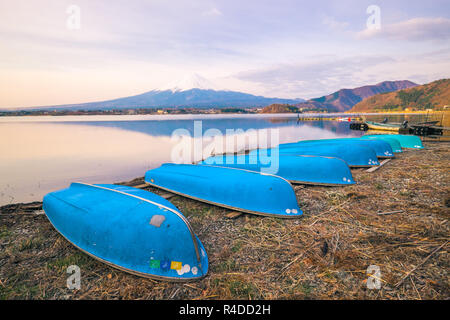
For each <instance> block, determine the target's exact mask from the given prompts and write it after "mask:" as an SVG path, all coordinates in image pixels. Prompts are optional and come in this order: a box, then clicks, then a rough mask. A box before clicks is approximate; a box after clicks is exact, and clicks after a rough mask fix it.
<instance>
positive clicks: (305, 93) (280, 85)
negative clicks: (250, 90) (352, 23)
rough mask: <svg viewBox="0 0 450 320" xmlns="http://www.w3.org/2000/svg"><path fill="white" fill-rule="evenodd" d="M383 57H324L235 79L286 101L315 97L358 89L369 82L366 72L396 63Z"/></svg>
mask: <svg viewBox="0 0 450 320" xmlns="http://www.w3.org/2000/svg"><path fill="white" fill-rule="evenodd" d="M393 61H395V60H394V59H393V58H390V57H387V56H381V55H373V56H352V57H344V58H337V57H335V56H331V55H330V56H324V57H321V58H315V59H311V60H310V61H307V62H300V63H292V64H282V65H278V66H274V67H271V68H266V69H260V70H248V71H244V72H240V73H238V74H236V75H234V77H235V78H237V79H239V80H243V81H249V82H254V83H258V84H260V85H261V86H264V87H265V88H267V93H269V94H270V92H279V93H282V94H283V96H287V97H309V98H312V97H316V96H320V95H323V94H325V93H329V92H332V91H334V90H338V89H341V88H343V87H352V86H358V85H360V84H361V83H364V82H366V81H368V80H371V79H368V76H367V75H364V70H365V69H367V68H371V67H375V66H377V65H380V64H383V63H388V62H393Z"/></svg>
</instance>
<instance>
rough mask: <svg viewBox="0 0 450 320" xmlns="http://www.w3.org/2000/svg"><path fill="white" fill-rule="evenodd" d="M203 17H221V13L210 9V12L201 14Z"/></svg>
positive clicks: (215, 9)
mask: <svg viewBox="0 0 450 320" xmlns="http://www.w3.org/2000/svg"><path fill="white" fill-rule="evenodd" d="M203 15H204V16H222V15H223V14H222V12H221V11H220V10H219V9H217V8H212V9H210V10H207V11H204V12H203Z"/></svg>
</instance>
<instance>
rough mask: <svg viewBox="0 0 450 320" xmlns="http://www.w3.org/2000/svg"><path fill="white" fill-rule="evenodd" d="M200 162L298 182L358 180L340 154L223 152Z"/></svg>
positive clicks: (326, 182) (350, 181) (325, 183)
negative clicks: (253, 154)
mask: <svg viewBox="0 0 450 320" xmlns="http://www.w3.org/2000/svg"><path fill="white" fill-rule="evenodd" d="M200 164H209V165H217V166H222V167H231V168H239V169H246V170H252V171H258V172H263V173H270V174H276V175H278V176H280V177H282V178H284V179H286V180H289V181H290V182H291V183H296V184H313V185H330V186H336V185H350V184H354V183H355V181H354V180H353V176H352V173H351V171H350V168H349V167H348V165H347V163H346V162H345V161H344V160H341V159H338V158H329V157H318V156H290V155H281V156H279V157H277V158H276V159H271V158H270V157H266V158H259V157H256V156H249V155H221V156H214V157H210V158H208V159H206V160H204V161H202V162H200Z"/></svg>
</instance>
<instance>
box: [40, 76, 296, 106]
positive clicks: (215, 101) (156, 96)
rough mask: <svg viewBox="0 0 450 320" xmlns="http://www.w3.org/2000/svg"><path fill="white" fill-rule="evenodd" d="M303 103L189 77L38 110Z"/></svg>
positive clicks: (201, 78)
mask: <svg viewBox="0 0 450 320" xmlns="http://www.w3.org/2000/svg"><path fill="white" fill-rule="evenodd" d="M302 101H304V100H302V99H294V100H293V99H279V98H266V97H263V96H255V95H252V94H248V93H243V92H237V91H228V90H219V89H217V87H216V86H215V85H214V84H213V83H212V82H210V81H209V80H207V79H205V78H203V77H201V76H199V75H197V74H193V75H189V76H187V77H184V78H183V79H181V80H180V81H177V82H175V83H172V84H169V85H167V86H164V87H161V88H159V89H156V90H151V91H148V92H145V93H142V94H139V95H135V96H130V97H124V98H118V99H114V100H106V101H98V102H88V103H80V104H66V105H59V106H49V107H39V108H40V109H52V110H55V109H72V110H74V109H75V110H81V109H83V110H111V109H127V108H129V109H132V108H133V109H134V108H155V107H157V108H161V107H167V108H187V107H190V108H226V107H265V106H268V105H270V104H273V103H287V104H295V103H299V102H302Z"/></svg>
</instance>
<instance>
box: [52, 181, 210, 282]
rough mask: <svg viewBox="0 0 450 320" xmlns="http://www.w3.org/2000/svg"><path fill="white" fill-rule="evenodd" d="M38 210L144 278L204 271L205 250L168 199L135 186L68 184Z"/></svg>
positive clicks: (85, 246)
mask: <svg viewBox="0 0 450 320" xmlns="http://www.w3.org/2000/svg"><path fill="white" fill-rule="evenodd" d="M43 209H44V211H45V213H46V215H47V217H48V219H49V220H50V222H51V223H52V225H53V226H54V227H55V229H56V230H57V231H58V232H60V233H61V234H62V235H63V236H64V237H65V238H66V239H67V240H68V241H69V242H71V243H72V244H73V245H75V246H76V247H77V248H78V249H80V250H82V251H83V252H85V253H87V254H88V255H90V256H92V257H94V258H95V259H97V260H100V261H102V262H104V263H106V264H108V265H110V266H112V267H115V268H118V269H120V270H123V271H126V272H129V273H132V274H135V275H138V276H143V277H150V278H156V279H166V280H174V281H188V280H194V279H199V278H202V277H204V276H205V275H206V273H207V272H208V257H207V254H206V251H205V249H204V247H203V245H202V243H201V242H200V240H199V239H198V238H197V236H196V235H195V234H194V231H193V230H192V228H191V226H190V224H189V222H188V220H187V219H186V218H185V217H184V215H183V214H182V213H181V212H180V211H179V210H178V209H177V208H176V207H175V206H174V205H173V204H171V203H170V202H169V201H167V200H165V199H164V198H162V197H160V196H158V195H156V194H154V193H151V192H148V191H145V190H140V189H136V188H131V187H126V186H118V185H110V184H96V185H90V184H84V183H72V184H71V185H70V187H69V188H67V189H63V190H59V191H55V192H51V193H49V194H47V195H46V196H45V197H44V201H43Z"/></svg>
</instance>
